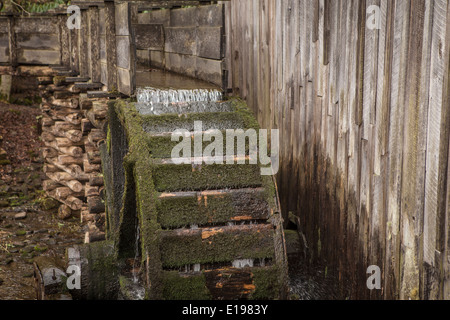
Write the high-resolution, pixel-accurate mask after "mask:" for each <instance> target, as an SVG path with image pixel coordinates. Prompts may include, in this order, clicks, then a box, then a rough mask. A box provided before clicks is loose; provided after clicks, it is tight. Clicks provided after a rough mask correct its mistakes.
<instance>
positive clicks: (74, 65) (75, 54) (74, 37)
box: [69, 28, 80, 73]
mask: <svg viewBox="0 0 450 320" xmlns="http://www.w3.org/2000/svg"><path fill="white" fill-rule="evenodd" d="M69 34H70V67H71V69H72V70H73V71H75V72H76V73H79V72H80V57H79V47H78V30H77V29H75V28H74V29H72V30H70V33H69Z"/></svg>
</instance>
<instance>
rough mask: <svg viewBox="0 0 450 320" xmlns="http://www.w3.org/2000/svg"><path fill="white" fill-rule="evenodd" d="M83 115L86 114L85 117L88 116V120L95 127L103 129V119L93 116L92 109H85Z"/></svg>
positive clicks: (104, 122) (104, 123)
mask: <svg viewBox="0 0 450 320" xmlns="http://www.w3.org/2000/svg"><path fill="white" fill-rule="evenodd" d="M85 115H86V118H88V119H89V121H90V122H91V123H92V124H93V125H94V127H96V128H97V129H101V130H102V131H103V129H104V127H105V125H106V120H105V119H103V120H100V119H97V118H96V117H95V112H94V111H92V109H91V110H88V111H86V113H85Z"/></svg>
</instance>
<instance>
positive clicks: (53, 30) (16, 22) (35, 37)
mask: <svg viewBox="0 0 450 320" xmlns="http://www.w3.org/2000/svg"><path fill="white" fill-rule="evenodd" d="M63 23H64V26H63V25H62V24H63ZM68 46H69V32H68V29H67V28H66V27H65V20H64V19H63V15H61V14H49V15H42V14H40V15H35V16H30V17H28V16H18V15H7V14H3V15H1V16H0V64H3V65H10V66H17V65H20V64H22V65H51V64H66V65H69V61H70V57H69V47H68ZM11 48H12V50H11Z"/></svg>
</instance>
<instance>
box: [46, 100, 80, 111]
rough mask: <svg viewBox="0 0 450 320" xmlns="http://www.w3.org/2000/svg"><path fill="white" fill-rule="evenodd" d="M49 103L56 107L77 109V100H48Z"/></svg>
mask: <svg viewBox="0 0 450 320" xmlns="http://www.w3.org/2000/svg"><path fill="white" fill-rule="evenodd" d="M50 103H51V104H52V105H54V106H57V107H62V108H70V109H76V108H78V99H75V98H71V99H50Z"/></svg>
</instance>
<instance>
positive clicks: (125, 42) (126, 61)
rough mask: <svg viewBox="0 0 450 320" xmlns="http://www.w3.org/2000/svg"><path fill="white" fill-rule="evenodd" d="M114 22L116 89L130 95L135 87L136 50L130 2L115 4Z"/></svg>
mask: <svg viewBox="0 0 450 320" xmlns="http://www.w3.org/2000/svg"><path fill="white" fill-rule="evenodd" d="M115 22H116V23H115V25H116V48H117V79H118V90H119V91H120V92H121V93H123V94H126V95H129V96H131V95H132V94H133V92H134V89H135V71H136V59H135V55H136V50H135V44H134V41H133V31H132V26H131V8H130V3H128V2H124V3H119V4H117V5H116V10H115Z"/></svg>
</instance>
